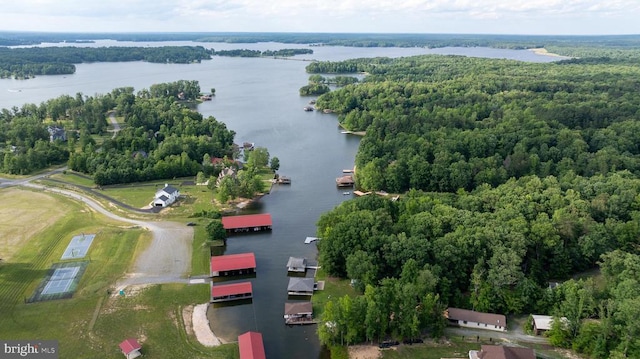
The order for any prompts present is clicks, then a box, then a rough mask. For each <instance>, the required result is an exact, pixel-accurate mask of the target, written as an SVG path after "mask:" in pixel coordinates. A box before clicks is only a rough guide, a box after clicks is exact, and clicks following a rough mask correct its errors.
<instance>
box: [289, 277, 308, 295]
mask: <svg viewBox="0 0 640 359" xmlns="http://www.w3.org/2000/svg"><path fill="white" fill-rule="evenodd" d="M314 288H315V283H314V279H313V278H298V277H292V278H289V285H288V286H287V292H288V293H289V295H313V290H314Z"/></svg>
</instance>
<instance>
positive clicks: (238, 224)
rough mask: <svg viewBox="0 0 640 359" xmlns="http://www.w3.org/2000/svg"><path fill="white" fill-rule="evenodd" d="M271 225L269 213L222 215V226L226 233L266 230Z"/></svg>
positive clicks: (269, 228)
mask: <svg viewBox="0 0 640 359" xmlns="http://www.w3.org/2000/svg"><path fill="white" fill-rule="evenodd" d="M272 225H273V222H272V220H271V214H269V213H261V214H248V215H242V216H225V217H222V227H224V229H225V230H226V231H227V233H239V232H258V231H268V230H271V226H272Z"/></svg>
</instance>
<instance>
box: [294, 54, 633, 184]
mask: <svg viewBox="0 0 640 359" xmlns="http://www.w3.org/2000/svg"><path fill="white" fill-rule="evenodd" d="M307 68H308V70H309V71H310V72H330V71H331V70H332V69H333V70H334V72H340V73H345V72H352V73H357V72H366V73H368V75H367V76H366V77H365V79H364V80H363V81H362V83H360V84H356V85H349V86H345V87H343V88H341V89H340V90H338V91H333V92H331V93H328V94H325V95H323V96H321V97H320V98H318V100H317V104H316V107H317V108H318V109H331V110H333V111H335V112H337V113H339V114H340V118H339V120H340V122H341V123H342V125H343V126H344V127H346V128H347V129H350V130H358V131H363V130H366V131H367V135H366V136H365V137H364V138H363V140H362V142H361V144H360V148H359V151H358V155H357V158H356V165H357V168H358V175H357V179H358V186H359V187H361V188H363V189H365V190H386V191H389V192H404V191H406V190H408V189H410V188H414V189H421V190H425V191H445V192H455V191H456V190H458V189H460V188H462V189H466V190H471V189H473V188H476V187H477V186H479V185H481V184H484V183H487V184H490V185H493V186H497V185H499V184H501V183H504V182H505V181H506V180H508V179H509V178H511V177H516V178H518V177H521V176H526V175H537V176H539V177H546V176H548V175H555V176H559V175H562V174H563V173H565V172H567V171H568V170H573V171H574V172H575V173H576V174H578V175H581V176H591V175H594V174H606V173H609V172H612V171H617V170H624V169H627V170H629V171H630V172H631V173H633V174H635V175H637V174H640V147H639V146H638V144H639V143H640V122H638V120H637V119H638V115H639V114H640V113H639V110H638V109H640V96H638V91H637V90H638V88H640V66H637V65H632V64H614V65H611V64H606V63H604V64H602V63H593V64H592V63H573V62H571V61H568V62H565V61H560V62H556V63H551V64H533V63H523V62H517V61H509V60H490V59H476V58H467V57H456V56H421V57H410V58H401V59H359V60H349V61H345V62H340V63H314V64H310V65H309V66H308V67H307ZM409 143H410V144H412V145H411V146H407V144H409Z"/></svg>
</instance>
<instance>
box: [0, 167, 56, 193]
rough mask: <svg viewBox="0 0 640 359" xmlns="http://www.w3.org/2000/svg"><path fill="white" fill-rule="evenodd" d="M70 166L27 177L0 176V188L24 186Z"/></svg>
mask: <svg viewBox="0 0 640 359" xmlns="http://www.w3.org/2000/svg"><path fill="white" fill-rule="evenodd" d="M67 169H68V167H66V166H65V167H61V168H58V169H55V170H53V171H49V172H45V173H41V174H38V175H35V176H31V177H27V178H20V179H9V178H0V188H7V187H13V186H22V185H25V184H27V183H29V182H31V181H35V180H37V179H40V178H43V177H47V176H51V175H53V174H56V173H60V172H62V171H65V170H67Z"/></svg>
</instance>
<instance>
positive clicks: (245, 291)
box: [211, 282, 253, 303]
mask: <svg viewBox="0 0 640 359" xmlns="http://www.w3.org/2000/svg"><path fill="white" fill-rule="evenodd" d="M252 297H253V288H252V287H251V282H242V283H231V284H221V285H213V283H212V284H211V303H219V302H228V301H230V300H240V299H249V298H252Z"/></svg>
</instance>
